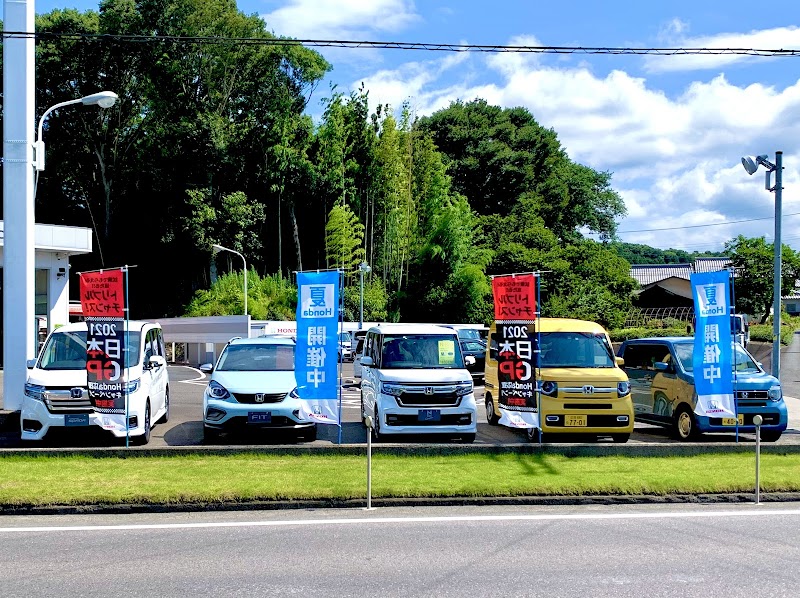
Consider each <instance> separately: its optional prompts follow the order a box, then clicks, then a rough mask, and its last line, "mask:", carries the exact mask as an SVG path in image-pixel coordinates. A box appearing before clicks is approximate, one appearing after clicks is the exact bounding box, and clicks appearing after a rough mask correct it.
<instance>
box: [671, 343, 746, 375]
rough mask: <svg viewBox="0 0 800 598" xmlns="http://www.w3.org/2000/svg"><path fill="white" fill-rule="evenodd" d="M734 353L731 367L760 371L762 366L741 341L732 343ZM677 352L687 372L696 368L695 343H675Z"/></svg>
mask: <svg viewBox="0 0 800 598" xmlns="http://www.w3.org/2000/svg"><path fill="white" fill-rule="evenodd" d="M731 347H733V351H734V353H733V355H732V356H731V368H732V369H733V370H735V371H737V372H760V371H761V368H760V367H759V366H758V364H757V363H756V362H755V360H754V359H753V356H752V355H750V353H748V352H747V351H746V350H745V349H744V347H742V346H741V345H740V344H739V343H732V344H731ZM675 354H676V355H677V356H678V361H680V362H681V366H683V369H684V370H685V371H687V372H690V373H691V372H692V371H693V370H694V362H693V359H692V356H693V354H694V343H693V342H688V343H675Z"/></svg>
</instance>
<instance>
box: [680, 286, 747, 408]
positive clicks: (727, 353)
mask: <svg viewBox="0 0 800 598" xmlns="http://www.w3.org/2000/svg"><path fill="white" fill-rule="evenodd" d="M690 280H691V285H692V295H693V296H694V311H695V317H696V326H695V332H694V352H693V355H692V366H693V373H694V387H695V390H696V391H697V405H696V406H695V409H694V411H695V413H697V414H698V415H702V416H706V417H721V418H735V417H736V404H735V401H734V397H733V366H732V363H731V361H732V353H733V350H732V349H733V347H732V338H731V316H730V313H731V304H730V272H728V271H727V270H722V271H719V272H704V273H699V274H692V275H691V277H690Z"/></svg>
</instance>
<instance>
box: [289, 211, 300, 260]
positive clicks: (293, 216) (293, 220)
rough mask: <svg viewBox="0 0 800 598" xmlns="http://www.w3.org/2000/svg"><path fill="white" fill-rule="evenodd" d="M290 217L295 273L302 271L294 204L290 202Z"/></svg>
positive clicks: (298, 230) (298, 231)
mask: <svg viewBox="0 0 800 598" xmlns="http://www.w3.org/2000/svg"><path fill="white" fill-rule="evenodd" d="M290 216H291V218H292V233H293V235H294V250H295V252H297V271H298V272H302V271H303V257H302V254H301V253H300V229H299V228H298V226H297V216H295V213H294V202H292V207H291V210H290Z"/></svg>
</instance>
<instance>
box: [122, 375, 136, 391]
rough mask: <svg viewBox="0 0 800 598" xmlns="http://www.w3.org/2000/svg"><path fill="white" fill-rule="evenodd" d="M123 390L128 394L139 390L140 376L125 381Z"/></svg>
mask: <svg viewBox="0 0 800 598" xmlns="http://www.w3.org/2000/svg"><path fill="white" fill-rule="evenodd" d="M122 390H123V391H124V392H127V393H128V394H132V393H134V392H136V391H137V390H139V378H136V380H131V381H130V382H125V383H124V384H123V385H122Z"/></svg>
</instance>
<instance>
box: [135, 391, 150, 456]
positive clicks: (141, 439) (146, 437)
mask: <svg viewBox="0 0 800 598" xmlns="http://www.w3.org/2000/svg"><path fill="white" fill-rule="evenodd" d="M134 438H135V441H136V444H138V445H140V446H144V445H145V444H147V443H148V442H150V401H149V400H148V401H147V403H145V405H144V433H142V434H140V435H139V436H135V437H134Z"/></svg>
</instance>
